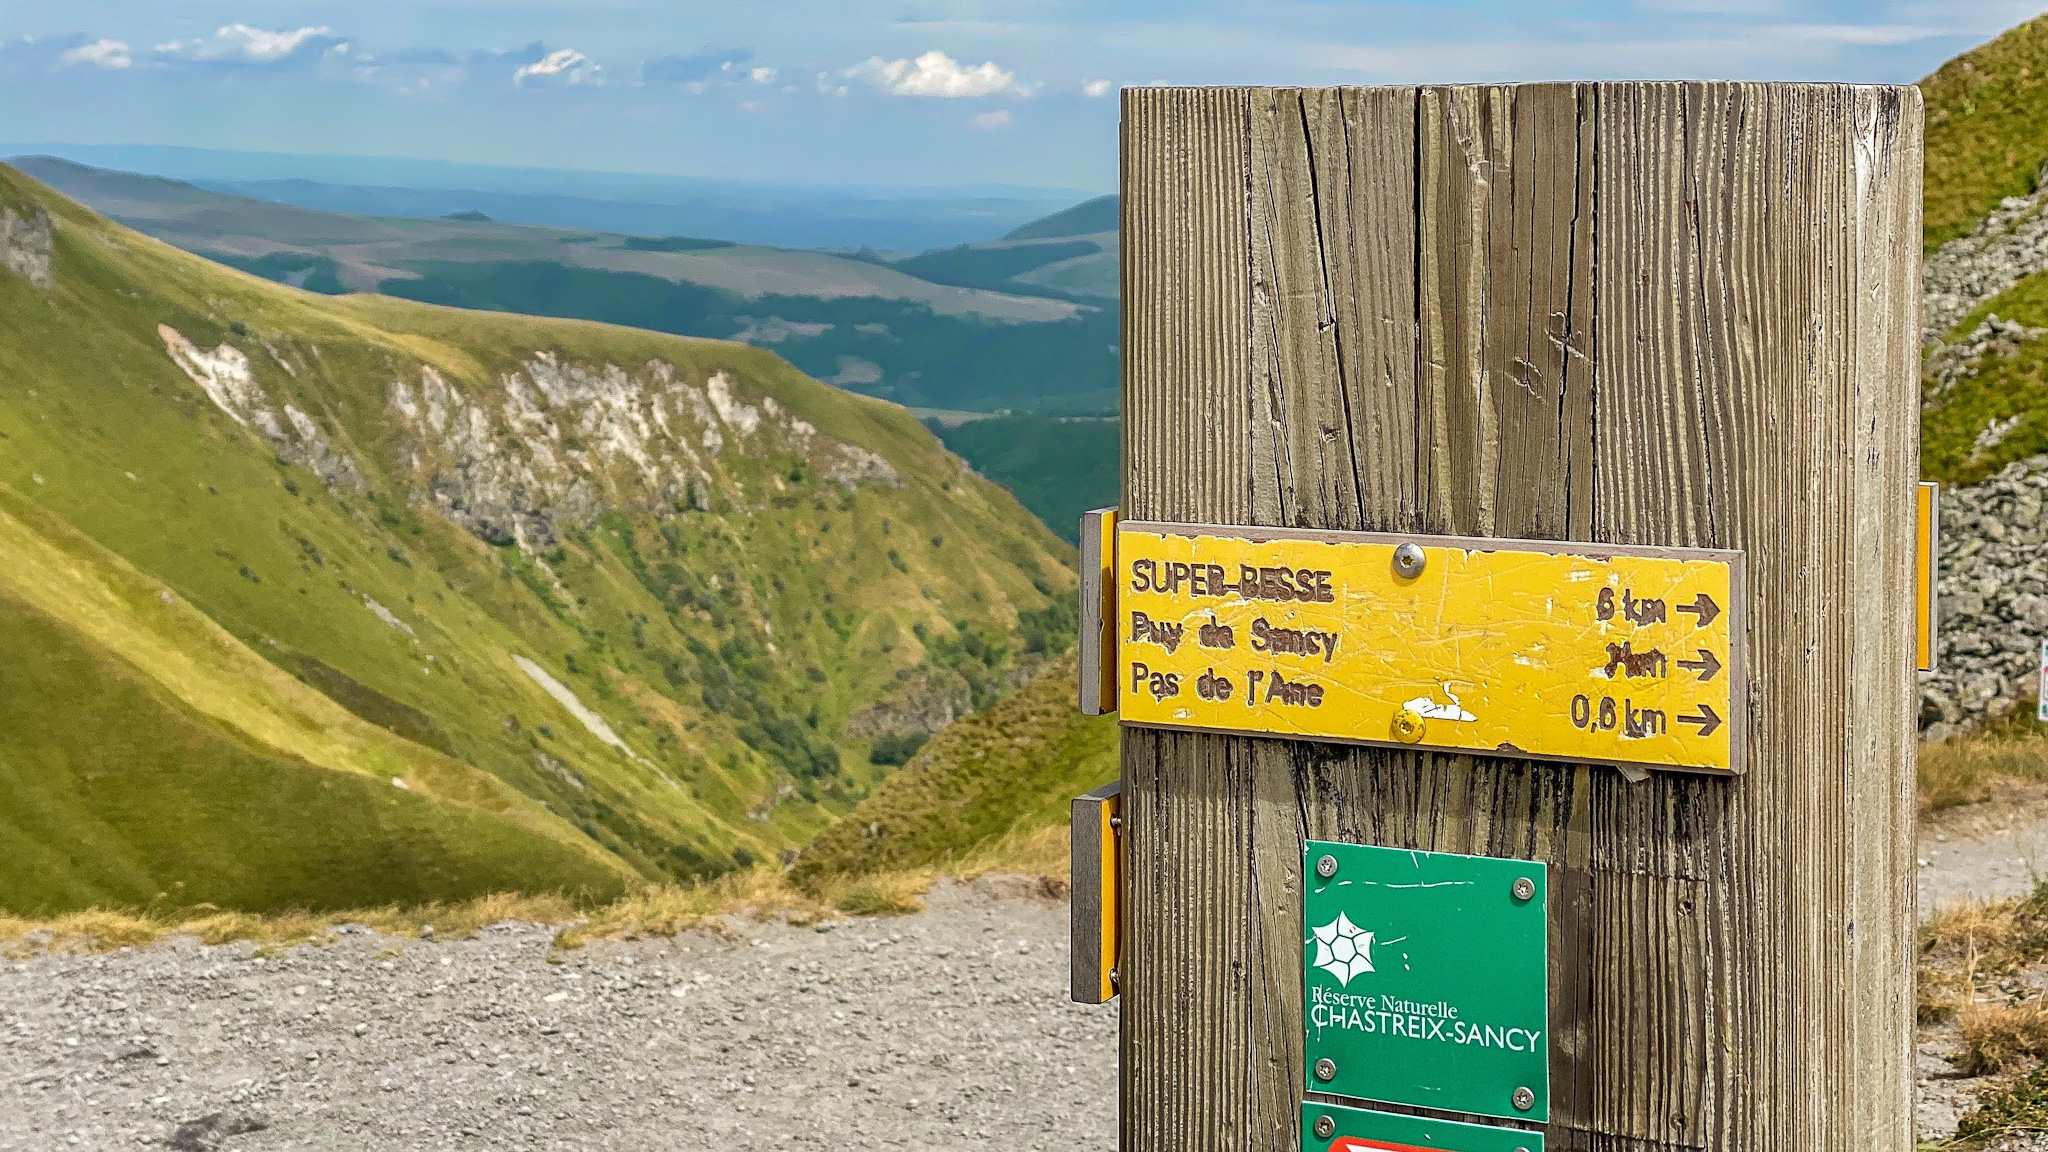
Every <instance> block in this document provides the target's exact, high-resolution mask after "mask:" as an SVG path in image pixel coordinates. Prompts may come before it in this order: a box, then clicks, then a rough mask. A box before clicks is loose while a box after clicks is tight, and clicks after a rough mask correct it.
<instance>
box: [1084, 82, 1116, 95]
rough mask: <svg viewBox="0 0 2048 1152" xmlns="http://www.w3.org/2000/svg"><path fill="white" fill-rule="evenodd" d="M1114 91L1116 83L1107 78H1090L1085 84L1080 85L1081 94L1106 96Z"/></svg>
mask: <svg viewBox="0 0 2048 1152" xmlns="http://www.w3.org/2000/svg"><path fill="white" fill-rule="evenodd" d="M1114 91H1116V85H1115V84H1113V83H1111V82H1110V81H1108V80H1090V81H1089V82H1087V83H1086V84H1083V85H1081V95H1083V96H1089V97H1094V96H1107V95H1109V94H1110V93H1111V92H1114Z"/></svg>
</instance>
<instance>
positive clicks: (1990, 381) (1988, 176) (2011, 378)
mask: <svg viewBox="0 0 2048 1152" xmlns="http://www.w3.org/2000/svg"><path fill="white" fill-rule="evenodd" d="M2044 77H2048V17H2039V18H2036V19H2034V20H2030V21H2028V22H2027V23H2025V24H2021V25H2019V26H2018V27H2016V28H2013V29H2011V30H2010V31H2008V32H2006V33H2005V34H2003V35H2001V36H1999V37H1998V38H1997V39H1995V40H1992V41H1990V42H1989V43H1986V44H1984V45H1981V46H1979V47H1977V48H1974V49H1972V50H1971V51H1969V52H1965V53H1963V54H1962V55H1960V56H1958V57H1956V58H1955V59H1953V60H1951V61H1949V62H1948V63H1946V64H1944V65H1942V67H1941V68H1940V69H1939V70H1938V71H1936V72H1935V73H1934V75H1932V76H1930V77H1928V78H1927V79H1926V80H1924V81H1922V82H1921V89H1922V92H1923V93H1924V95H1925V97H1926V102H1927V180H1926V182H1927V191H1926V204H1925V211H1926V233H1925V236H1926V242H1927V245H1928V247H1929V249H1930V250H1931V249H1933V248H1936V247H1938V246H1939V245H1940V244H1942V243H1944V242H1946V241H1949V240H1952V239H1954V238H1956V237H1958V236H1963V235H1966V234H1968V233H1969V232H1970V231H1971V229H1973V228H1974V227H1975V225H1976V224H1977V222H1978V221H1979V220H1981V219H1982V218H1983V216H1984V215H1985V214H1986V213H1987V212H1989V211H1991V210H1992V209H1993V208H1995V207H1997V206H1998V204H1999V202H2000V201H2001V200H2002V199H2003V198H2005V197H2007V196H2021V195H2027V194H2029V193H2032V192H2034V191H2035V190H2036V187H2037V178H2038V173H2039V172H2040V170H2041V168H2042V166H2043V164H2044V163H2048V83H2044ZM1993 314H1996V315H1997V316H1999V317H2001V318H2002V319H2005V320H2013V321H2018V322H2019V323H2021V324H2024V325H2027V326H2028V327H2030V328H2039V327H2043V326H2048V273H2035V274H2034V275H2031V276H2028V277H2026V278H2024V279H2022V280H2021V281H2019V282H2018V283H2017V284H2015V285H2013V286H2012V287H2011V288H2009V289H2007V290H2006V291H2004V292H2002V293H2000V294H1998V295H1997V296H1994V297H1993V298H1991V299H1990V300H1987V301H1985V302H1984V303H1983V304H1981V305H1980V306H1979V307H1977V308H1976V309H1975V310H1974V311H1973V312H1971V314H1970V315H1968V316H1966V317H1965V318H1964V319H1963V320H1962V322H1961V323H1959V324H1957V325H1956V326H1955V327H1954V328H1953V329H1951V330H1950V331H1949V332H1948V333H1947V334H1946V335H1945V336H1944V340H1945V341H1946V342H1951V343H1952V342H1956V341H1957V340H1959V339H1960V338H1962V337H1963V336H1965V335H1966V334H1967V333H1970V332H1972V331H1975V330H1976V329H1977V328H1978V327H1979V326H1980V325H1981V324H1982V323H1983V321H1984V320H1985V319H1986V318H1987V317H1988V316H1990V315H1993ZM1927 388H1928V395H1929V397H1930V398H1931V402H1930V403H1929V404H1928V405H1926V406H1925V407H1924V409H1923V411H1922V414H1921V421H1920V458H1921V471H1922V474H1923V475H1924V476H1925V477H1926V478H1928V479H1932V480H1940V481H1943V482H1945V483H1959V484H1968V483H1975V482H1976V481H1978V480H1981V479H1983V478H1984V477H1985V476H1987V475H1989V474H1990V473H1992V472H1994V471H1996V470H1997V469H1999V468H2000V467H2003V466H2004V465H2005V464H2006V463H2008V462H2010V461H2013V460H2017V459H2021V458H2024V457H2026V456H2030V455H2033V454H2035V453H2038V452H2042V451H2048V347H2044V346H2043V344H2042V342H2040V341H2038V340H2030V341H2025V342H2020V343H2018V344H2017V345H2016V347H2012V348H2007V349H2001V350H1997V351H1993V352H1992V353H1991V354H1989V355H1986V356H1984V357H1982V359H1981V360H1980V361H1979V363H1978V364H1977V365H1976V371H1975V373H1974V374H1972V375H1966V376H1965V377H1963V378H1962V379H1961V380H1959V381H1957V382H1956V383H1955V384H1954V386H1953V387H1951V388H1948V389H1946V390H1943V389H1941V388H1940V387H1939V386H1938V383H1937V382H1936V381H1935V380H1934V379H1933V378H1932V377H1930V378H1929V381H1928V385H1927Z"/></svg>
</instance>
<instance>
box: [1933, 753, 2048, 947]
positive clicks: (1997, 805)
mask: <svg viewBox="0 0 2048 1152" xmlns="http://www.w3.org/2000/svg"><path fill="white" fill-rule="evenodd" d="M1919 856H1920V858H1919V865H1920V915H1921V916H1922V917H1923V918H1924V917H1927V916H1930V915H1933V914H1934V913H1935V912H1938V911H1940V910H1941V909H1942V908H1944V907H1947V906H1948V905H1951V904H1956V903H1959V902H1963V901H1968V900H2006V899H2010V898H2012V897H2015V896H2026V895H2028V894H2030V893H2032V892H2033V891H2034V884H2035V882H2036V881H2037V880H2044V879H2048V788H2043V787H2042V786H2040V785H2038V784H2001V785H1999V786H1997V787H1996V788H1995V789H1994V793H1993V796H1992V798H1991V800H1990V801H1989V802H1987V803H1983V804H1971V805H1968V806H1966V807H1962V808H1955V809H1951V810H1949V811H1946V812H1938V813H1936V814H1934V815H1933V816H1932V817H1930V818H1928V819H1926V820H1924V821H1922V822H1921V827H1920V849H1919Z"/></svg>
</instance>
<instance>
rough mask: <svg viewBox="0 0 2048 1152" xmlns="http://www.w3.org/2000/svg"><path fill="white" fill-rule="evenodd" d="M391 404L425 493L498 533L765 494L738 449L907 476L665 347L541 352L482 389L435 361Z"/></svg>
mask: <svg viewBox="0 0 2048 1152" xmlns="http://www.w3.org/2000/svg"><path fill="white" fill-rule="evenodd" d="M391 409H392V411H393V412H394V413H396V414H397V416H398V417H399V418H400V420H401V421H402V423H403V425H404V428H405V436H406V440H407V446H406V448H405V449H404V455H405V464H406V466H407V468H408V469H409V471H410V473H411V475H412V479H413V483H414V486H415V493H416V495H417V499H416V502H419V503H426V504H429V505H431V506H432V507H433V508H435V509H436V510H437V511H439V512H440V513H441V514H443V515H445V516H447V517H448V518H449V519H450V520H453V521H455V522H456V523H458V524H461V525H462V526H463V527H465V528H467V529H468V530H470V531H471V532H473V533H475V534H476V535H477V536H480V537H482V538H483V539H485V540H487V541H490V542H491V543H494V544H507V543H515V542H516V543H518V544H520V545H521V546H523V547H543V548H544V547H548V546H550V545H552V544H553V543H554V542H555V540H556V538H557V535H558V529H559V528H562V527H583V526H585V525H587V524H589V523H590V522H591V521H592V520H594V519H595V518H596V517H597V515H598V513H599V512H601V511H603V510H604V509H606V508H620V509H627V510H635V511H647V512H658V511H664V510H668V509H676V508H683V509H701V508H703V507H705V503H706V501H707V500H708V499H710V498H711V497H712V496H713V495H714V494H715V495H717V496H719V497H721V498H723V499H725V500H729V501H732V502H734V503H736V504H739V505H742V506H746V505H750V504H753V503H755V502H757V501H758V500H759V499H760V498H761V497H760V493H758V492H750V491H749V486H748V485H747V484H746V483H745V482H744V481H743V480H742V479H741V477H740V474H739V472H740V470H736V469H734V468H732V467H729V466H728V465H729V464H731V463H732V462H733V461H734V460H739V459H747V460H760V459H766V458H770V457H774V458H784V457H795V458H796V459H798V460H801V461H803V462H804V464H805V466H807V467H809V468H811V469H814V470H815V471H816V473H817V474H818V475H820V476H821V477H823V478H824V479H825V480H827V481H828V482H830V483H833V484H836V485H838V486H840V487H841V488H852V487H855V486H857V485H860V484H882V485H890V486H894V485H897V484H900V483H901V480H900V478H899V477H898V476H897V475H896V471H895V469H893V468H891V467H890V465H889V463H888V461H886V460H883V459H882V458H881V457H880V456H878V455H876V454H875V453H873V452H871V451H868V450H867V449H865V448H862V447H860V446H859V445H856V444H849V443H846V442H844V441H840V440H835V439H833V438H831V437H829V436H825V435H822V434H821V433H819V431H818V430H817V429H816V428H814V427H812V426H811V425H810V424H808V423H806V422H805V421H803V420H801V419H799V418H797V417H796V416H795V415H793V414H791V413H790V412H789V411H788V410H787V409H785V408H783V406H782V405H780V404H778V403H777V402H776V400H775V398H774V397H773V396H769V395H766V394H765V393H764V394H760V395H752V394H750V393H749V392H748V391H747V390H746V389H744V388H743V387H742V386H741V385H740V384H739V383H737V382H736V381H735V380H734V379H733V378H732V377H731V376H729V375H728V374H726V373H725V372H713V373H711V374H710V375H709V376H708V377H706V378H704V379H700V380H693V379H690V378H689V377H688V376H687V374H686V373H684V372H682V371H680V370H678V369H677V368H676V367H675V365H673V364H669V363H667V362H665V361H660V360H655V361H650V362H648V363H646V364H644V365H641V366H639V367H638V368H636V369H634V370H633V371H627V370H626V369H624V368H621V367H620V366H619V365H616V364H601V365H581V364H575V363H570V362H567V361H564V360H562V359H561V358H559V357H557V356H556V355H555V354H554V353H551V352H540V353H537V354H535V355H534V356H533V357H531V358H530V359H528V360H527V361H526V362H525V363H524V364H523V365H522V366H521V367H520V368H519V370H518V371H515V372H511V373H507V374H505V375H503V376H501V377H500V378H499V379H498V381H497V382H496V385H495V386H494V387H490V388H483V389H476V390H474V391H465V390H464V389H463V388H461V387H460V386H458V385H455V384H452V383H450V382H449V381H448V380H447V379H445V378H443V377H442V375H441V374H440V373H439V372H437V371H435V370H434V369H433V368H432V367H430V366H423V367H421V368H420V369H419V370H418V372H417V374H416V376H414V377H413V378H411V379H407V378H403V377H402V378H400V379H398V380H396V381H394V382H393V383H392V385H391ZM768 483H769V485H770V486H771V487H773V486H774V485H775V484H776V483H777V481H776V480H775V479H772V478H771V479H770V480H769V481H768Z"/></svg>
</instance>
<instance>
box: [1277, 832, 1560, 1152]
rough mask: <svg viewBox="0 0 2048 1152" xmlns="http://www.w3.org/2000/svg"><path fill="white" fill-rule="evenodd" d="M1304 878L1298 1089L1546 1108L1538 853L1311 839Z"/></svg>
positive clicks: (1421, 1102)
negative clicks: (1505, 854) (1511, 855)
mask: <svg viewBox="0 0 2048 1152" xmlns="http://www.w3.org/2000/svg"><path fill="white" fill-rule="evenodd" d="M1333 865H1334V866H1333ZM1302 874H1303V875H1304V876H1305V877H1307V878H1308V892H1307V896H1306V898H1305V899H1304V900H1303V902H1302V910H1303V917H1304V923H1303V925H1302V973H1303V981H1302V992H1303V1004H1302V1015H1303V1020H1304V1026H1305V1029H1306V1038H1305V1047H1304V1053H1305V1056H1306V1059H1305V1060H1304V1061H1303V1062H1302V1063H1303V1067H1304V1069H1305V1070H1307V1069H1313V1072H1312V1073H1311V1075H1310V1078H1309V1079H1308V1080H1307V1083H1306V1085H1305V1086H1306V1087H1307V1088H1308V1089H1309V1090H1310V1091H1315V1092H1327V1093H1334V1094H1336V1095H1340V1096H1353V1097H1357V1098H1360V1099H1364V1100H1380V1101H1385V1102H1387V1103H1390V1104H1406V1105H1411V1106H1414V1107H1419V1108H1434V1109H1439V1110H1442V1111H1446V1112H1466V1113H1472V1114H1476V1115H1481V1116H1499V1117H1505V1118H1508V1119H1515V1120H1529V1121H1534V1122H1537V1123H1542V1122H1545V1121H1547V1120H1548V1119H1549V1118H1550V1011H1549V1009H1550V995H1549V945H1548V937H1547V934H1546V918H1547V916H1546V907H1547V901H1548V896H1549V889H1548V884H1547V882H1546V881H1547V877H1546V875H1545V870H1544V865H1543V864H1542V863H1540V862H1537V861H1531V860H1502V859H1498V858H1495V857H1490V856H1459V855H1455V854H1452V853H1448V852H1417V851H1410V850H1407V849H1399V848H1380V847H1375V846H1371V845H1365V844H1337V843H1331V842H1327V841H1310V842H1309V844H1308V846H1307V849H1306V851H1305V852H1304V854H1303V857H1302Z"/></svg>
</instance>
